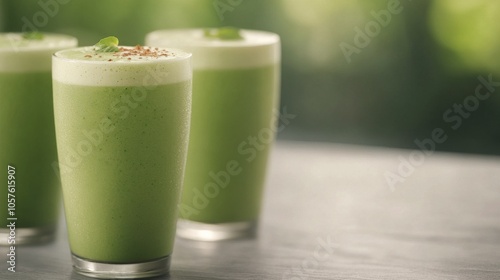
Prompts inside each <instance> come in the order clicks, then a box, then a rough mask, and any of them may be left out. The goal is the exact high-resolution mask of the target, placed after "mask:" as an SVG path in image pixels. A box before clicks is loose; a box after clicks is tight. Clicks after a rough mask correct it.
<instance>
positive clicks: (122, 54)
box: [84, 45, 174, 61]
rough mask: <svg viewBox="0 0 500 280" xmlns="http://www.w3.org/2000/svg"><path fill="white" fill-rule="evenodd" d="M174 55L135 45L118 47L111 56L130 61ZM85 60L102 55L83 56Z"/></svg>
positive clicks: (165, 51)
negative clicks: (133, 58)
mask: <svg viewBox="0 0 500 280" xmlns="http://www.w3.org/2000/svg"><path fill="white" fill-rule="evenodd" d="M173 55H174V54H173V53H171V52H169V51H167V50H165V49H160V48H151V47H144V46H140V45H137V46H135V47H119V48H118V51H116V52H113V56H114V57H116V58H117V59H127V60H132V57H137V58H138V59H143V57H152V58H160V57H167V56H173ZM84 57H85V58H93V57H98V58H102V55H101V54H100V53H98V52H95V53H92V54H86V55H84ZM107 61H114V59H112V58H110V59H108V60H107Z"/></svg>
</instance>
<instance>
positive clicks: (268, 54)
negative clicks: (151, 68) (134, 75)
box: [146, 29, 281, 69]
mask: <svg viewBox="0 0 500 280" xmlns="http://www.w3.org/2000/svg"><path fill="white" fill-rule="evenodd" d="M240 35H241V36H242V37H243V39H236V40H221V39H216V38H208V37H206V36H205V35H204V30H203V29H172V30H158V31H154V32H151V33H149V34H147V36H146V45H149V46H158V47H174V48H180V49H183V50H186V51H188V52H191V53H193V68H194V69H239V68H253V67H259V66H268V65H272V64H276V63H279V62H280V59H281V49H280V38H279V36H278V35H277V34H274V33H270V32H264V31H254V30H244V29H243V30H240Z"/></svg>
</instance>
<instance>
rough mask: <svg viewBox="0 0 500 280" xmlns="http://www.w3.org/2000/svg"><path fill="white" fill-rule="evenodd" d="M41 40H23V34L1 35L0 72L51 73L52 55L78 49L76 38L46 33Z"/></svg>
mask: <svg viewBox="0 0 500 280" xmlns="http://www.w3.org/2000/svg"><path fill="white" fill-rule="evenodd" d="M43 35H44V36H43V39H41V40H27V39H23V37H22V34H21V33H0V72H16V73H17V72H40V71H50V68H51V57H52V54H53V53H54V52H56V51H58V50H62V49H65V48H73V47H76V46H77V44H78V41H77V39H76V38H75V37H71V36H67V35H62V34H53V33H44V34H43Z"/></svg>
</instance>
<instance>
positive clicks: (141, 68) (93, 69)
mask: <svg viewBox="0 0 500 280" xmlns="http://www.w3.org/2000/svg"><path fill="white" fill-rule="evenodd" d="M190 60H191V54H190V53H187V52H184V51H182V50H178V49H165V48H149V47H140V46H136V47H127V46H123V47H120V51H118V52H97V51H96V48H95V47H82V48H75V49H69V50H63V51H59V52H57V53H56V54H55V55H54V57H53V62H52V78H53V79H54V80H56V81H59V82H62V83H66V84H75V85H89V86H145V87H148V86H151V85H164V84H172V83H178V82H183V81H188V80H190V79H191V76H192V71H191V63H190Z"/></svg>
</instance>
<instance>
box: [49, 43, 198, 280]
mask: <svg viewBox="0 0 500 280" xmlns="http://www.w3.org/2000/svg"><path fill="white" fill-rule="evenodd" d="M190 57H191V54H189V53H186V52H183V51H181V50H174V49H163V48H157V49H153V48H149V47H142V46H136V47H127V46H123V47H120V46H118V42H117V39H116V38H114V37H109V38H105V39H103V40H101V41H100V43H99V44H97V45H96V46H91V47H82V48H76V49H69V50H63V51H60V52H57V53H56V54H55V55H54V57H53V79H54V81H53V83H54V110H55V124H56V136H57V148H58V154H59V166H60V169H61V179H62V191H63V201H64V209H65V214H66V223H67V227H68V236H69V244H70V248H71V253H72V259H73V266H74V268H75V271H76V272H77V273H80V274H83V275H86V276H90V277H98V278H114V279H115V278H143V277H151V276H155V275H161V274H165V273H167V272H168V269H169V264H170V256H171V254H172V249H173V242H174V237H175V227H176V219H177V204H178V203H179V200H180V194H181V186H182V184H183V177H184V168H185V161H186V156H187V145H188V135H189V122H190V115H191V77H192V70H191V65H190Z"/></svg>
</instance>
